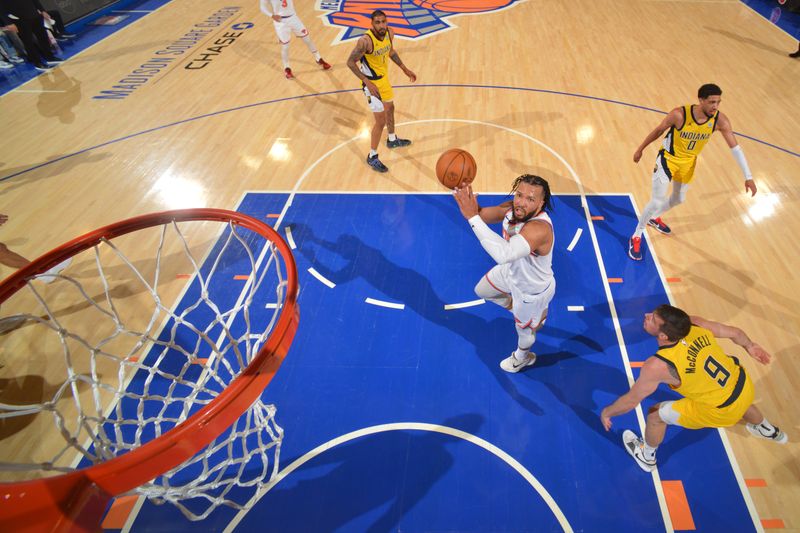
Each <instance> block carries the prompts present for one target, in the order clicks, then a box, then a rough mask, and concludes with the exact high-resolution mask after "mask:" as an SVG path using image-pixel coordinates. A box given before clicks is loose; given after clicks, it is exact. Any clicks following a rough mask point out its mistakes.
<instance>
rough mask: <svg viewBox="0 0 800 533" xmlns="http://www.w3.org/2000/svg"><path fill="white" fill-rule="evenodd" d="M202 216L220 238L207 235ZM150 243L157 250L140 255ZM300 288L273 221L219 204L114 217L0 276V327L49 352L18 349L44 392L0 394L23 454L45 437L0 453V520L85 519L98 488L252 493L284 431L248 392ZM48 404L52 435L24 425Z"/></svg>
mask: <svg viewBox="0 0 800 533" xmlns="http://www.w3.org/2000/svg"><path fill="white" fill-rule="evenodd" d="M212 224H213V225H216V226H218V228H217V229H216V231H214V232H213V233H212V235H219V236H220V238H219V239H218V240H213V239H212V240H209V232H208V230H207V227H208V226H209V225H212ZM112 239H115V240H114V242H112ZM196 240H200V241H202V242H201V243H200V244H196V243H195V241H196ZM148 242H152V243H153V244H155V245H156V246H157V248H156V252H155V254H152V253H150V254H142V247H143V246H144V245H145V244H147V243H148ZM126 246H127V248H126ZM153 255H155V258H153ZM201 255H202V256H204V258H201V259H198V256H201ZM142 257H144V259H142ZM69 258H74V260H73V262H72V265H71V267H70V268H68V269H67V270H66V271H64V273H60V274H56V275H55V276H52V275H51V276H49V277H55V280H50V281H54V283H52V284H50V285H48V286H47V287H45V286H44V285H43V284H42V283H41V280H40V279H37V276H41V275H42V274H43V273H45V272H47V271H48V270H49V269H52V268H53V267H54V266H56V265H58V264H59V263H62V262H63V261H65V260H66V259H69ZM232 269H233V270H232ZM87 271H88V274H87ZM51 272H52V271H51ZM231 272H233V273H234V274H235V275H232V274H231ZM229 276H232V278H233V279H235V280H237V282H239V283H240V285H241V286H242V287H243V288H242V289H241V292H240V293H239V295H238V297H236V298H235V300H236V301H235V302H234V301H232V300H233V299H234V296H235V295H234V294H233V291H231V290H230V289H229V286H225V289H224V290H221V291H220V290H219V289H218V288H217V285H218V284H220V281H219V280H220V278H222V280H223V281H225V280H229V279H231V278H230V277H229ZM212 282H214V283H212ZM226 282H227V281H226ZM95 291H96V292H95ZM173 293H174V294H173ZM297 294H298V283H297V271H296V266H295V262H294V258H293V257H292V254H291V251H290V250H289V247H288V246H287V245H286V243H285V242H284V241H283V240H282V239H281V237H280V236H279V235H278V233H277V232H276V231H275V230H273V229H272V228H271V227H269V226H268V225H266V224H264V223H263V222H260V221H258V220H256V219H254V218H251V217H249V216H246V215H243V214H241V213H236V212H233V211H226V210H222V209H186V210H176V211H167V212H162V213H153V214H149V215H143V216H139V217H135V218H131V219H128V220H124V221H121V222H118V223H115V224H112V225H109V226H106V227H104V228H100V229H98V230H95V231H92V232H90V233H87V234H85V235H83V236H82V237H78V238H76V239H74V240H72V241H70V242H68V243H66V244H64V245H62V246H60V247H58V248H56V249H54V250H53V251H51V252H49V253H47V254H45V255H43V256H41V257H40V258H38V259H36V260H35V261H33V262H32V263H31V264H30V265H28V266H26V267H24V268H22V269H20V270H19V271H17V272H16V273H14V274H12V275H11V276H9V277H8V278H6V279H5V280H4V281H2V282H0V305H2V311H0V324H3V323H5V324H13V326H11V327H9V328H6V329H7V330H10V331H2V333H0V334H1V335H2V336H3V339H1V340H0V341H1V342H2V343H3V344H4V345H5V344H7V343H12V344H13V342H15V341H12V340H11V338H12V337H16V336H17V335H19V336H20V337H21V341H20V343H21V344H20V345H21V346H27V347H28V348H29V349H30V346H37V345H38V344H35V343H34V342H33V341H37V342H38V341H41V343H42V344H43V345H45V347H46V348H47V347H53V346H54V347H55V350H54V351H55V352H57V353H50V352H43V353H41V354H40V353H35V352H34V353H25V356H26V357H27V358H28V359H27V360H34V361H33V362H34V363H35V362H36V361H35V360H36V359H37V358H44V357H46V363H44V364H42V363H41V362H39V364H42V365H43V366H44V367H46V368H45V370H44V372H46V373H47V375H46V377H45V378H43V379H41V380H40V382H41V383H44V384H45V385H46V386H45V387H44V389H45V390H46V394H52V396H45V397H43V398H41V400H40V401H38V402H36V401H26V402H17V401H15V402H13V403H11V402H9V403H6V402H8V399H7V398H2V397H0V423H6V422H9V421H20V420H24V421H25V423H24V424H23V423H20V424H17V426H24V429H23V430H19V432H17V433H14V434H13V435H11V437H10V438H9V440H12V439H17V440H19V441H21V442H23V446H20V448H23V451H25V450H24V448H26V446H25V445H24V443H29V445H28V446H27V447H29V448H33V449H34V450H33V451H32V452H31V453H32V454H34V455H35V454H36V453H39V449H38V448H39V444H40V442H43V441H45V440H47V441H48V442H49V441H53V440H55V441H56V445H55V446H53V448H54V450H53V451H52V452H51V451H49V450H48V451H45V452H42V453H50V455H44V456H43V457H44V458H42V457H35V458H33V459H31V458H23V459H22V460H17V461H13V460H12V461H9V460H7V458H6V457H2V458H0V472H6V473H7V474H8V473H10V474H8V475H6V474H4V475H3V477H4V478H5V479H9V476H11V477H12V478H14V479H16V480H15V481H14V482H5V483H0V529H2V530H4V531H64V530H79V531H80V530H83V531H89V530H96V529H99V522H100V519H101V518H102V515H103V513H104V511H105V509H106V507H107V505H108V502H109V501H110V499H111V498H112V497H114V496H117V495H120V494H123V493H126V492H129V491H136V492H137V493H139V494H143V495H146V496H147V497H149V498H151V499H153V500H154V501H156V502H157V503H160V502H164V501H169V502H171V503H174V504H175V505H177V506H178V507H179V508H180V509H181V511H182V512H183V513H184V514H185V515H186V516H187V517H189V518H190V519H193V520H197V519H202V518H205V517H206V516H208V514H209V513H210V512H211V511H212V510H213V509H214V508H216V507H217V506H219V505H229V506H232V507H235V508H243V507H244V505H245V503H246V502H247V501H248V500H249V498H250V495H246V496H240V497H238V499H237V496H236V493H237V491H238V492H242V491H241V490H240V489H242V488H246V489H252V490H253V491H255V490H257V489H258V488H259V487H260V486H261V485H263V484H266V483H267V482H269V479H270V478H271V477H272V476H273V475H275V474H276V473H277V471H278V459H279V450H280V443H281V440H282V438H283V430H282V429H281V428H280V427H279V426H278V425H277V424H276V423H275V420H274V418H275V407H274V406H272V405H266V404H264V403H262V401H261V397H260V396H261V393H262V392H263V391H264V389H265V388H266V386H267V385H268V384H269V382H270V381H271V380H272V378H273V376H274V375H275V373H276V371H277V370H278V368H279V367H280V365H281V363H282V362H283V359H284V357H285V356H286V353H287V352H288V350H289V346H290V345H291V342H292V340H293V338H294V334H295V332H296V330H297V325H298V321H299V314H298V308H297ZM92 295H93V296H92ZM173 299H174V301H176V302H177V303H176V304H166V303H165V300H166V301H173ZM265 301H266V302H265ZM186 302H191V303H188V304H185V303H186ZM126 306H130V307H133V308H134V309H133V310H127V309H126ZM12 309H13V310H14V311H17V312H16V313H14V314H10V315H9V312H10V311H11V310H12ZM142 310H144V311H142ZM145 311H146V312H145ZM80 314H85V315H86V316H85V317H84V318H83V319H79V318H76V315H80ZM28 330H30V331H28ZM46 348H45V349H46ZM13 352H14V353H18V352H19V350H18V349H16V347H15V348H14V350H13ZM32 364H33V363H32ZM14 366H15V365H10V364H9V362H8V361H2V364H1V365H0V371H2V372H4V373H5V374H8V373H9V372H12V371H14V372H19V374H20V375H21V374H24V370H17V368H22V367H23V366H24V365H16V367H17V368H14ZM4 367H5V368H4ZM62 367H63V369H62ZM57 371H58V372H61V373H62V374H63V375H61V377H60V378H54V377H53V373H54V372H57ZM14 377H15V379H25V378H30V376H22V377H21V378H20V377H19V376H18V375H17V374H15V375H14ZM51 382H55V383H54V385H52V386H50V385H49V384H50V383H51ZM48 387H49V390H48ZM23 388H24V387H20V389H23ZM49 418H52V420H53V421H54V422H55V424H52V423H49V422H48V423H47V424H48V425H49V427H50V433H49V435H45V434H39V435H35V434H28V433H27V431H28V430H29V429H31V428H35V427H39V426H43V425H44V423H45V422H47V420H48V419H49ZM31 420H32V421H31ZM26 424H27V425H26ZM54 426H55V427H54ZM0 427H2V426H0ZM15 427H16V426H15ZM43 431H44V430H43ZM54 435H55V436H56V437H57V439H54V437H53V436H54ZM0 437H2V438H4V439H6V437H7V435H5V434H4V435H2V436H0ZM58 439H60V440H58ZM6 444H8V441H6V442H5V443H4V448H9V447H10V446H6ZM2 453H3V454H4V455H5V453H6V452H5V451H4V452H2ZM53 473H56V474H58V475H52V474H53ZM47 475H50V477H42V476H47ZM32 477H37V478H38V479H31V478H32ZM233 489H236V490H233ZM241 502H243V503H241Z"/></svg>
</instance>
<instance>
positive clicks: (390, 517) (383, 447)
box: [241, 414, 484, 533]
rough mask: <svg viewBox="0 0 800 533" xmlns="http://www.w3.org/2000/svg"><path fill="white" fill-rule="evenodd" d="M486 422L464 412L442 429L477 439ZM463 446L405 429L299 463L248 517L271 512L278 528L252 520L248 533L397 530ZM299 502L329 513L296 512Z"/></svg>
mask: <svg viewBox="0 0 800 533" xmlns="http://www.w3.org/2000/svg"><path fill="white" fill-rule="evenodd" d="M483 423H484V419H483V417H482V416H481V415H478V414H463V415H458V416H455V417H452V418H448V419H447V420H445V421H443V422H442V425H443V426H447V427H451V428H455V429H459V430H461V431H464V432H466V433H469V434H471V435H475V434H478V433H479V432H480V428H481V426H482V425H483ZM462 444H463V443H462V440H461V439H460V438H456V437H453V436H450V435H446V434H442V433H438V432H428V431H405V430H403V431H388V432H382V433H377V434H372V435H367V436H364V437H361V438H358V439H356V440H353V441H349V442H347V443H344V444H341V445H339V446H336V447H334V448H331V449H330V450H327V451H325V452H324V453H322V454H320V455H318V456H317V457H315V458H313V459H311V460H310V461H309V462H307V463H306V464H304V465H302V466H300V467H299V468H298V469H297V470H295V471H294V472H293V473H291V474H290V475H289V476H287V477H286V478H285V479H284V480H282V481H281V482H280V483H279V484H278V485H276V486H275V487H274V488H273V489H271V490H270V491H269V492H267V493H266V494H265V495H264V496H263V497H262V498H261V499H260V500H259V502H258V503H257V504H256V509H254V511H253V512H251V513H249V515H248V516H249V517H253V520H259V518H258V517H261V516H263V512H258V511H259V508H261V509H269V510H270V517H271V520H270V524H273V527H270V526H269V524H263V523H259V524H258V525H257V527H254V526H256V524H252V523H250V524H248V520H247V518H245V520H244V521H243V523H242V524H241V526H242V528H241V529H243V530H246V531H250V530H260V531H339V530H340V529H341V528H345V529H352V530H357V531H369V532H376V533H377V532H388V531H398V530H399V527H400V522H401V520H402V518H403V516H405V515H406V514H407V513H408V512H409V511H410V510H411V509H413V508H414V507H415V506H416V505H417V503H418V502H420V501H421V500H423V499H424V498H425V496H426V494H427V493H428V492H429V491H430V489H431V487H433V486H434V485H435V484H436V483H437V481H438V480H439V479H441V478H442V477H443V476H444V475H445V473H446V472H447V471H448V470H450V469H451V468H452V467H453V465H454V464H455V458H454V455H453V453H454V451H455V448H454V446H460V445H462ZM451 448H452V450H451ZM290 462H291V460H289V461H286V462H285V463H284V464H290ZM298 501H302V502H304V503H303V506H304V507H305V508H307V509H314V508H319V509H325V513H316V512H310V513H297V505H296V503H297V502H298ZM265 527H266V529H265Z"/></svg>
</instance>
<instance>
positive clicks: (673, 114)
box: [633, 107, 683, 163]
mask: <svg viewBox="0 0 800 533" xmlns="http://www.w3.org/2000/svg"><path fill="white" fill-rule="evenodd" d="M682 123H683V111H682V110H681V108H680V107H676V108H675V109H673V110H672V111H670V112H669V113H667V116H666V117H664V120H662V121H661V123H660V124H659V125H658V126H656V128H655V129H654V130H653V131H651V132H650V133H648V134H647V137H645V138H644V140H643V141H642V144H640V145H639V148H637V149H636V151H635V152H634V153H633V162H634V163H638V162H639V160H640V159H641V158H642V152H643V151H644V149H645V148H647V147H648V146H649V145H650V143H651V142H653V141H655V140H656V139H658V138H659V137H661V136H662V135H663V134H664V132H665V131H667V130H668V129H669V128H671V127H672V126H675V127H679V126H680V125H681V124H682Z"/></svg>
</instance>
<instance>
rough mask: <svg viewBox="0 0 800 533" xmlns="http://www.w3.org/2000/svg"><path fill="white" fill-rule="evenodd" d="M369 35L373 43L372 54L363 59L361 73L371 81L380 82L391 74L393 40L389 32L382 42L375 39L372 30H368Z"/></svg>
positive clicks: (364, 56)
mask: <svg viewBox="0 0 800 533" xmlns="http://www.w3.org/2000/svg"><path fill="white" fill-rule="evenodd" d="M367 35H368V36H369V38H370V40H371V41H372V53H371V54H364V55H363V56H362V57H361V65H360V68H361V72H362V73H363V74H364V76H366V77H367V78H368V79H370V80H379V79H381V78H384V77H386V75H387V74H388V73H389V53H390V52H391V51H392V38H391V37H390V36H389V31H388V30H387V31H386V36H385V37H384V38H383V40H382V41H380V40H378V38H377V37H375V35H374V34H373V33H372V30H367Z"/></svg>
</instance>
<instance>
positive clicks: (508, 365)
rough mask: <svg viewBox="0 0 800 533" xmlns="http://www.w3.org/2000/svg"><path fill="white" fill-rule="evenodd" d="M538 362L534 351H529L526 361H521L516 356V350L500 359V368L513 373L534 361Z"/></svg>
mask: <svg viewBox="0 0 800 533" xmlns="http://www.w3.org/2000/svg"><path fill="white" fill-rule="evenodd" d="M535 362H536V354H535V353H533V352H528V358H527V359H525V360H524V361H519V360H518V359H517V358H516V357H514V352H511V355H510V356H508V357H506V358H505V359H503V360H502V361H500V368H502V369H503V370H505V371H506V372H511V373H512V374H516V373H517V372H519V371H520V370H522V369H523V368H525V367H526V366H531V365H532V364H533V363H535Z"/></svg>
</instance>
